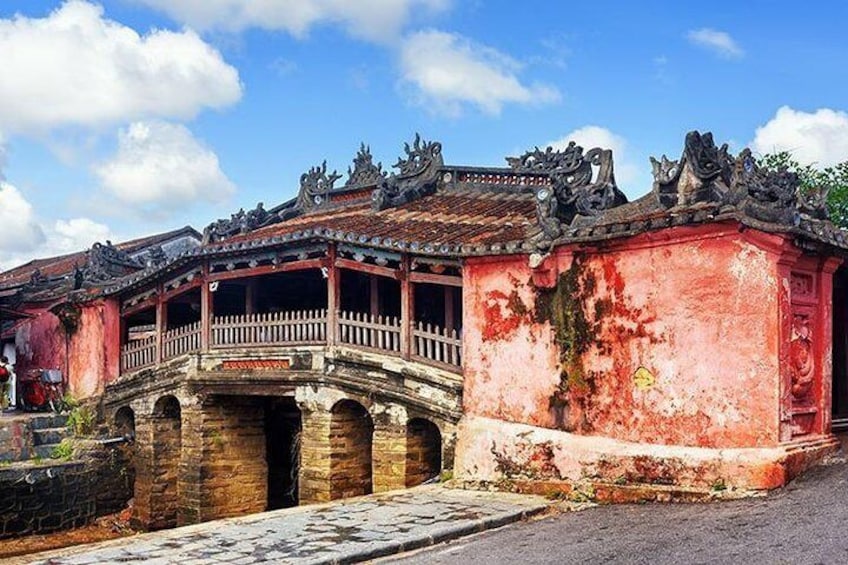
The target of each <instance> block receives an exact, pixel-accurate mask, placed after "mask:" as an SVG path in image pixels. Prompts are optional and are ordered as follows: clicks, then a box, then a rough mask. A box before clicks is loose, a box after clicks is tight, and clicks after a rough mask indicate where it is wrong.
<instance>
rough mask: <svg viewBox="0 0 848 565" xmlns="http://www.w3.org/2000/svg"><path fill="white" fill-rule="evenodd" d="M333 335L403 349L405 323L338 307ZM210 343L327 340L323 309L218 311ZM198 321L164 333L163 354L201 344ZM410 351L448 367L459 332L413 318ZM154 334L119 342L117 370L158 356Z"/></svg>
mask: <svg viewBox="0 0 848 565" xmlns="http://www.w3.org/2000/svg"><path fill="white" fill-rule="evenodd" d="M337 320H338V321H337V326H336V332H335V334H334V335H335V338H336V341H337V342H338V343H340V344H344V345H349V346H354V347H362V348H366V349H371V350H376V351H384V352H389V353H391V354H395V355H398V356H400V355H406V353H404V352H403V351H402V350H401V332H402V331H403V325H402V323H401V320H400V319H399V318H398V317H396V316H380V315H377V316H375V315H371V314H366V313H361V312H346V311H340V312H339V313H338V317H337ZM211 322H212V323H211V336H210V345H211V347H214V348H219V349H220V348H228V347H240V346H262V345H323V344H325V343H327V342H328V340H327V311H326V310H323V309H322V310H303V311H297V312H273V313H266V314H243V315H237V316H216V317H213V318H212V321H211ZM201 332H202V324H201V322H195V323H192V324H188V325H186V326H181V327H179V328H174V329H170V330H167V331H165V332H164V334H163V335H162V357H161V358H162V360H166V359H172V358H174V357H178V356H180V355H185V354H188V353H195V352H198V351H201V350H202V343H203V341H202V336H201ZM411 338H412V339H411V343H410V348H409V352H408V354H409V355H410V357H411V358H413V359H415V360H417V361H421V362H424V363H430V364H434V365H437V366H441V367H444V368H447V369H450V370H454V371H455V370H456V369H458V368H460V367H462V337H461V335H460V332H458V331H457V330H454V329H451V330H447V329H444V328H440V327H438V326H435V325H433V324H425V323H423V322H416V323H415V324H414V325H413V327H412V335H411ZM157 350H158V339H157V336H155V335H154V336H150V337H147V338H144V339H139V340H133V341H131V342H129V343H128V344H126V345H124V346H123V347H122V348H121V371H122V372H125V371H134V370H137V369H141V368H144V367H148V366H150V365H153V364H155V363H156V362H157V353H158V351H157Z"/></svg>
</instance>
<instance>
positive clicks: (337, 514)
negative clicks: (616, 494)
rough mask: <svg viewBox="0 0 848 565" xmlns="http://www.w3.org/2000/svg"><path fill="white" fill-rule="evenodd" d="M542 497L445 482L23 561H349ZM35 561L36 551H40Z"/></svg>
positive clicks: (535, 508)
mask: <svg viewBox="0 0 848 565" xmlns="http://www.w3.org/2000/svg"><path fill="white" fill-rule="evenodd" d="M546 506H547V505H546V501H545V500H544V499H542V498H539V497H532V496H519V495H513V494H504V493H489V492H472V491H461V490H450V489H446V488H443V487H441V486H426V487H419V488H415V489H412V490H409V491H403V492H398V493H390V494H386V495H378V496H371V497H361V498H356V499H351V500H348V501H339V502H336V503H331V504H326V505H321V506H303V507H300V508H291V509H287V510H277V511H273V512H267V513H265V514H257V515H253V516H247V517H243V518H232V519H228V520H219V521H216V522H207V523H205V524H199V525H196V526H188V527H185V528H178V529H175V530H168V531H163V532H158V533H152V534H143V535H140V536H136V537H132V538H125V539H122V540H115V541H110V542H105V543H102V544H95V545H89V546H82V547H77V548H68V549H64V550H57V551H55V552H46V553H42V554H39V555H37V556H29V558H28V559H26V558H25V559H22V560H20V561H17V562H19V563H42V564H45V565H48V564H49V565H59V564H62V565H88V564H95V563H96V564H102V563H144V564H145V565H154V564H160V563H161V564H165V563H181V564H185V565H195V564H197V565H200V564H207V563H209V564H212V563H215V564H220V563H230V564H233V565H240V564H246V563H263V562H269V563H297V564H300V563H347V562H352V561H362V560H366V559H372V558H375V557H379V556H384V555H391V554H394V553H398V552H400V551H408V550H411V549H416V548H420V547H424V546H427V545H432V544H433V543H438V542H440V541H445V540H449V539H454V538H456V537H459V536H462V535H467V534H471V533H475V532H481V531H483V530H486V529H488V528H493V527H498V526H501V525H504V524H507V523H510V522H514V521H516V520H520V519H522V518H524V517H526V516H528V515H531V514H534V513H537V512H540V511H542V510H544V509H545V508H546ZM36 557H37V559H35V560H33V559H34V558H36Z"/></svg>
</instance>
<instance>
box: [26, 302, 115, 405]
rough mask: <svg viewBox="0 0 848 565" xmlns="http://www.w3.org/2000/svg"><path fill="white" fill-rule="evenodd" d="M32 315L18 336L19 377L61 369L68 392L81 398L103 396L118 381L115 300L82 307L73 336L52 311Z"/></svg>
mask: <svg viewBox="0 0 848 565" xmlns="http://www.w3.org/2000/svg"><path fill="white" fill-rule="evenodd" d="M29 313H30V314H33V315H34V317H33V318H32V319H30V320H28V321H27V322H26V323H24V324H22V325H21V326H20V327H19V328H18V330H17V333H16V336H15V347H16V349H17V363H16V365H15V368H16V370H17V372H18V374H20V375H24V374H26V373H27V372H28V371H30V370H35V369H50V368H57V369H61V370H62V372H63V373H64V375H65V379H66V381H67V383H68V390H69V391H70V393H71V394H72V395H73V396H74V397H76V398H79V399H83V398H88V397H91V396H94V395H97V394H100V393H102V392H103V387H104V385H105V384H106V383H108V382H111V381H112V380H114V379H115V378H117V376H118V359H119V347H120V341H119V327H120V326H119V324H120V319H119V313H118V306H117V303H116V302H115V301H104V300H96V301H93V302H91V303H88V304H84V305H81V306H80V323H79V327H78V329H77V331H76V332H75V333H73V335H71V336H70V337H66V334H65V331H64V329H63V328H62V325H61V324H60V322H59V318H57V317H56V316H55V315H54V314H53V313H51V312H50V311H49V310H47V309H38V310H35V309H33V310H29ZM66 346H67V347H66ZM66 352H67V355H66Z"/></svg>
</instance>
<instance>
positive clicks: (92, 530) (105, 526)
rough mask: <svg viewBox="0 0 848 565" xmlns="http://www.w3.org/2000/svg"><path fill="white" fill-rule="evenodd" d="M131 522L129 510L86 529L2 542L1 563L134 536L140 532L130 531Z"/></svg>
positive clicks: (106, 517)
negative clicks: (16, 558)
mask: <svg viewBox="0 0 848 565" xmlns="http://www.w3.org/2000/svg"><path fill="white" fill-rule="evenodd" d="M129 518H130V512H129V510H125V511H123V512H121V513H119V514H111V515H109V516H102V517H100V518H98V519H97V520H95V521H94V523H93V524H90V525H88V526H85V527H83V528H77V529H74V530H65V531H63V532H55V533H52V534H43V535H32V536H24V537H20V538H15V539H8V540H2V541H0V559H4V558H7V557H15V556H18V555H26V554H29V553H37V552H39V551H47V550H50V549H59V548H61V547H69V546H72V545H80V544H83V543H94V542H98V541H106V540H110V539H115V538H120V537H126V536H131V535H134V534H135V533H136V532H135V531H134V530H133V529H132V528H130V527H129Z"/></svg>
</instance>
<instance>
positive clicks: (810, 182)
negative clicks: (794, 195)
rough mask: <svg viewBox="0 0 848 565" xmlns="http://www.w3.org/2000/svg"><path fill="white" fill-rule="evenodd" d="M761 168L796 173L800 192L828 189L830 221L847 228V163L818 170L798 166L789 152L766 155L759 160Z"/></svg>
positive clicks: (813, 166)
mask: <svg viewBox="0 0 848 565" xmlns="http://www.w3.org/2000/svg"><path fill="white" fill-rule="evenodd" d="M759 163H760V166H761V167H764V168H766V169H770V170H773V171H776V170H780V169H786V170H789V171H791V172H794V173H797V174H798V178H799V179H800V180H801V189H802V190H812V189H815V188H819V187H824V188H828V189H829V192H828V195H827V210H828V213H829V214H830V219H831V221H832V222H833V223H834V224H836V225H838V226H839V227H842V228H848V161H843V162H841V163H839V164H837V165H833V166H832V167H825V168H823V169H819V168H818V167H816V166H815V165H802V164H800V163H799V162H798V161H797V160H796V159H795V158H794V157H793V156H792V154H791V153H790V152H788V151H780V152H778V153H767V154H766V155H763V156H762V157H761V158H760V159H759Z"/></svg>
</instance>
